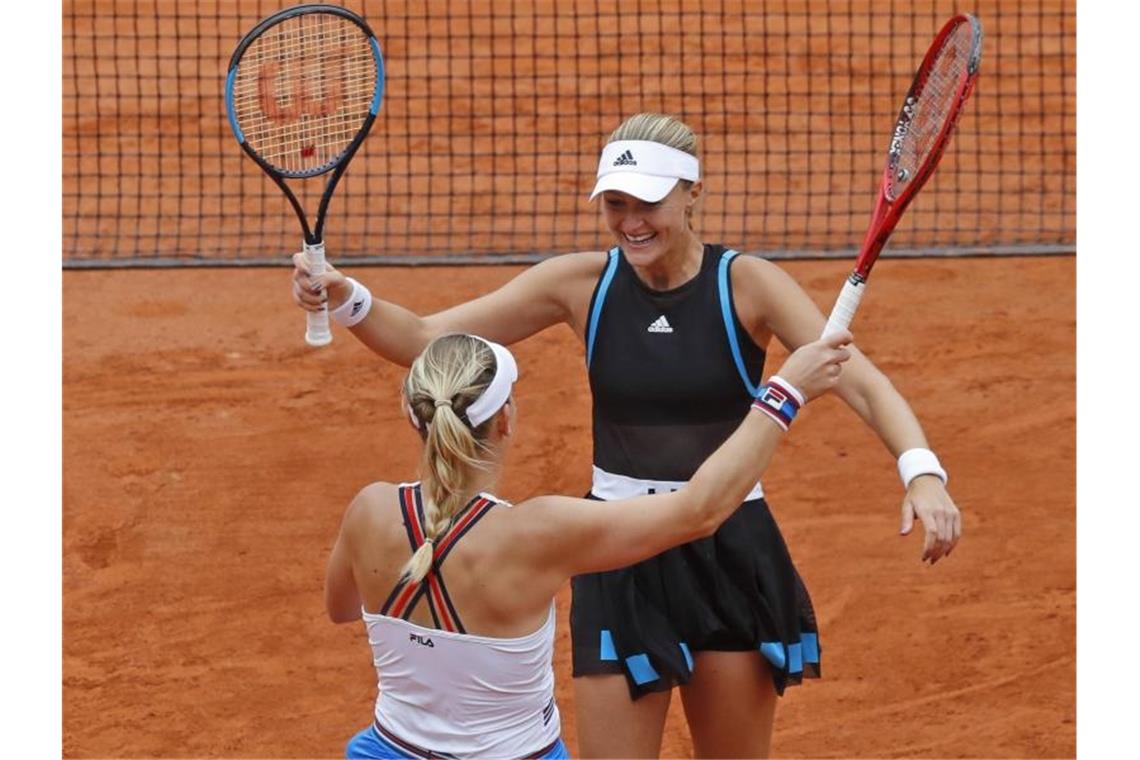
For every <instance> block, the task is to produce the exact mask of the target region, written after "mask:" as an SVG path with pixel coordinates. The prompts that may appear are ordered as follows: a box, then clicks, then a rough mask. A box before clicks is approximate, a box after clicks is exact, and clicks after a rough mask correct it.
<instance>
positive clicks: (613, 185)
mask: <svg viewBox="0 0 1140 760" xmlns="http://www.w3.org/2000/svg"><path fill="white" fill-rule="evenodd" d="M700 178H701V164H700V161H698V160H697V157H696V156H694V155H692V154H690V153H686V152H685V151H683V150H677V149H676V148H670V147H669V146H668V145H662V144H661V143H658V142H652V141H650V140H616V141H614V142H612V143H609V144H607V145H606V147H604V148H602V157H601V159H600V160H599V161H598V181H597V184H595V185H594V192H592V193H590V200H594V198H597V197H598V196H599V195H601V194H602V193H604V192H605V191H606V190H617V191H619V192H622V193H627V194H629V195H632V196H633V197H634V198H639V199H640V200H643V201H645V202H647V203H656V202H657V201H659V200H661V199H662V198H664V197H665V196H666V195H668V194H669V191H670V190H672V189H673V187H674V186H675V185H676V184H677V181H678V180H682V179H684V180H688V181H690V182H696V181H697V180H699V179H700Z"/></svg>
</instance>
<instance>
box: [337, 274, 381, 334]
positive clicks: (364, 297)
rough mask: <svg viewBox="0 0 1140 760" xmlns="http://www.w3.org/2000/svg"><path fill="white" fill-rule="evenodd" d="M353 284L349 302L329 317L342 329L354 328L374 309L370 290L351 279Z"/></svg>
mask: <svg viewBox="0 0 1140 760" xmlns="http://www.w3.org/2000/svg"><path fill="white" fill-rule="evenodd" d="M348 282H350V283H352V295H350V296H349V297H348V300H347V301H345V302H344V303H342V304H341V305H340V306H338V307H336V308H335V309H333V310H332V311H330V312H329V317H330V318H332V320H333V321H334V322H336V323H337V324H338V325H340V326H342V327H352V326H354V325H356V324H357V323H359V322H360V320H362V319H364V318H365V317H367V316H368V312H369V310H371V308H372V293H370V292H369V290H368V288H366V287H364V286H363V285H361V284H360V283H359V282H357V281H356V280H354V279H353V278H351V277H349V278H348Z"/></svg>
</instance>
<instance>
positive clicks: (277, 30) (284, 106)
mask: <svg viewBox="0 0 1140 760" xmlns="http://www.w3.org/2000/svg"><path fill="white" fill-rule="evenodd" d="M375 86H376V64H375V63H374V59H373V56H372V46H371V44H370V43H369V40H368V36H367V35H366V34H365V33H364V32H363V31H362V30H361V29H360V27H358V26H357V25H356V24H354V23H352V22H351V21H349V20H348V19H345V18H342V17H341V16H337V15H334V14H331V13H306V14H303V15H300V16H293V17H291V18H288V19H285V20H284V21H282V22H280V23H278V24H276V25H274V26H273V27H271V28H270V29H268V30H266V31H265V32H263V33H262V34H261V35H260V36H258V37H257V38H256V39H254V41H253V42H252V43H250V45H249V47H247V48H246V49H245V51H244V52H243V53H242V56H241V59H240V60H239V61H238V66H237V71H236V73H235V76H234V84H233V92H234V98H233V103H234V118H235V119H236V120H237V124H238V127H240V128H241V131H242V133H243V135H244V136H245V139H246V142H247V143H248V144H249V146H250V147H251V148H252V149H253V150H254V151H255V152H256V153H257V154H258V155H259V156H261V157H262V158H263V159H265V161H267V162H268V163H269V164H271V165H272V166H274V167H276V168H277V169H279V170H281V171H283V172H285V173H290V174H302V173H305V172H311V171H314V170H317V169H320V168H322V167H327V166H329V165H330V164H331V163H332V162H333V161H335V160H336V159H337V158H338V157H339V156H340V155H341V154H343V153H344V151H345V150H347V149H348V146H349V144H350V143H351V142H352V141H353V139H354V138H355V137H356V135H357V133H358V132H359V131H360V127H361V125H362V124H363V123H364V120H365V118H366V117H367V116H368V109H369V106H370V105H371V103H372V96H373V92H374V90H375Z"/></svg>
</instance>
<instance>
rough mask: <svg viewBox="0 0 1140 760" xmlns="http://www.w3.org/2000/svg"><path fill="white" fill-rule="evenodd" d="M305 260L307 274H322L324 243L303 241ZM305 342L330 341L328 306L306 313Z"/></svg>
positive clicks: (313, 343)
mask: <svg viewBox="0 0 1140 760" xmlns="http://www.w3.org/2000/svg"><path fill="white" fill-rule="evenodd" d="M304 250H305V260H306V261H308V263H309V274H313V275H317V274H323V273H324V271H325V244H324V243H323V242H321V243H315V244H313V245H309V244H308V243H305V248H304ZM306 321H307V324H306V325H305V342H306V343H308V344H309V345H310V346H327V345H328V344H329V343H332V331H331V330H329V308H328V306H327V305H326V306H322V307H321V310H320V311H310V312H308V313H307V314H306Z"/></svg>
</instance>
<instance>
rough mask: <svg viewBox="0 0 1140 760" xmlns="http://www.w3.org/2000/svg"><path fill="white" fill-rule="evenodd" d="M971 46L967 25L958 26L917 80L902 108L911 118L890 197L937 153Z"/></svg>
mask: <svg viewBox="0 0 1140 760" xmlns="http://www.w3.org/2000/svg"><path fill="white" fill-rule="evenodd" d="M974 44H975V40H974V32H973V29H972V28H971V26H970V24H968V23H960V24H958V25H957V26H956V27H955V28H954V29H953V31H952V32H951V33H950V34H949V35H948V36H947V37H946V39H945V41H944V42H943V44H942V47H941V48H940V49H939V50H938V53H937V55H936V56H935V57H934V59H933V61H932V62H931V65H930V67H929V69H928V70H927V71H926V72H925V78H923V77H922V76H920V77H919V84H920V87H916V88H915V92H914V93H913V94H912V97H910V98H908V100H907V103H906V104H905V106H904V108H910V109H911V117H910V122H909V124H908V126H907V129H906V134H905V136H904V137H903V139H902V141H901V144H900V146H899V152H898V161H897V163H896V165H895V171H894V174H893V176H892V178H891V186H890V188H889V191H890V195H891V197H894V198H897V197H898V196H899V195H901V194H902V192H903V190H904V189H905V188H906V186H907V184H908V183H910V182H911V181H912V180H914V179H915V178H916V177H917V175H918V174H919V172H920V171H921V170H922V168H923V165H924V164H925V163H926V162H927V159H928V158H929V157H930V156H931V154H933V153H934V152H935V151H936V150H937V147H938V137H939V135H941V133H942V127H943V126H944V125H945V124H946V122H947V120H949V119H952V118H953V117H954V114H955V110H956V109H955V106H956V103H955V101H956V99H957V95H958V89H959V87H960V85H961V84H962V82H963V81H964V80H965V77H966V76H967V72H968V67H969V62H970V59H971V56H972V54H973V47H974Z"/></svg>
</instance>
